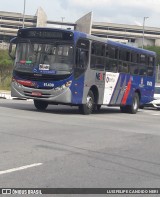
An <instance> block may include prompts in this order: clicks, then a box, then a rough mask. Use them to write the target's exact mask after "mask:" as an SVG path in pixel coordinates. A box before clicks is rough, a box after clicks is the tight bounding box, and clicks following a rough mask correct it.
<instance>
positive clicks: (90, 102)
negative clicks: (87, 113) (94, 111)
mask: <svg viewBox="0 0 160 197" xmlns="http://www.w3.org/2000/svg"><path fill="white" fill-rule="evenodd" d="M87 107H88V108H89V109H91V108H92V107H93V99H92V97H90V96H87Z"/></svg>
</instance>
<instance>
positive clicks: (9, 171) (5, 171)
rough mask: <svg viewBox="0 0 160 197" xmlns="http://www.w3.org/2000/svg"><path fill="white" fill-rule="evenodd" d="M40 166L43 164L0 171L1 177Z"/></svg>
mask: <svg viewBox="0 0 160 197" xmlns="http://www.w3.org/2000/svg"><path fill="white" fill-rule="evenodd" d="M40 165H42V163H34V164H31V165H26V166H21V167H18V168H12V169H9V170H4V171H0V175H1V174H7V173H11V172H15V171H20V170H25V169H27V168H32V167H36V166H40Z"/></svg>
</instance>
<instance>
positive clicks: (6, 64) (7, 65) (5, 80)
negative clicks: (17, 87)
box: [0, 49, 13, 89]
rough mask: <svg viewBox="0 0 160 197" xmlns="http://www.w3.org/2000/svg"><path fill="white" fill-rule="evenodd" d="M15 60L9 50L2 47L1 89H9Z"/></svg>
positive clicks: (0, 52) (0, 62) (0, 58)
mask: <svg viewBox="0 0 160 197" xmlns="http://www.w3.org/2000/svg"><path fill="white" fill-rule="evenodd" d="M12 68H13V61H12V60H11V58H10V57H9V55H8V50H2V49H0V89H9V88H10V82H11V73H12Z"/></svg>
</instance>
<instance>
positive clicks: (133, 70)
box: [130, 64, 139, 75]
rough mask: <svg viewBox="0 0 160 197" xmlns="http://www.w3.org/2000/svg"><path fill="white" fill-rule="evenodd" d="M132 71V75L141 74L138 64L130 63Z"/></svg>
mask: <svg viewBox="0 0 160 197" xmlns="http://www.w3.org/2000/svg"><path fill="white" fill-rule="evenodd" d="M130 73H131V74H132V75H138V74H139V68H138V65H137V64H130Z"/></svg>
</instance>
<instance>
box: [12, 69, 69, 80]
mask: <svg viewBox="0 0 160 197" xmlns="http://www.w3.org/2000/svg"><path fill="white" fill-rule="evenodd" d="M14 75H15V76H17V77H19V78H21V79H26V80H31V81H43V82H45V81H46V82H47V81H59V80H64V79H67V78H69V77H70V76H71V74H66V75H48V74H35V73H26V72H19V71H14Z"/></svg>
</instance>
